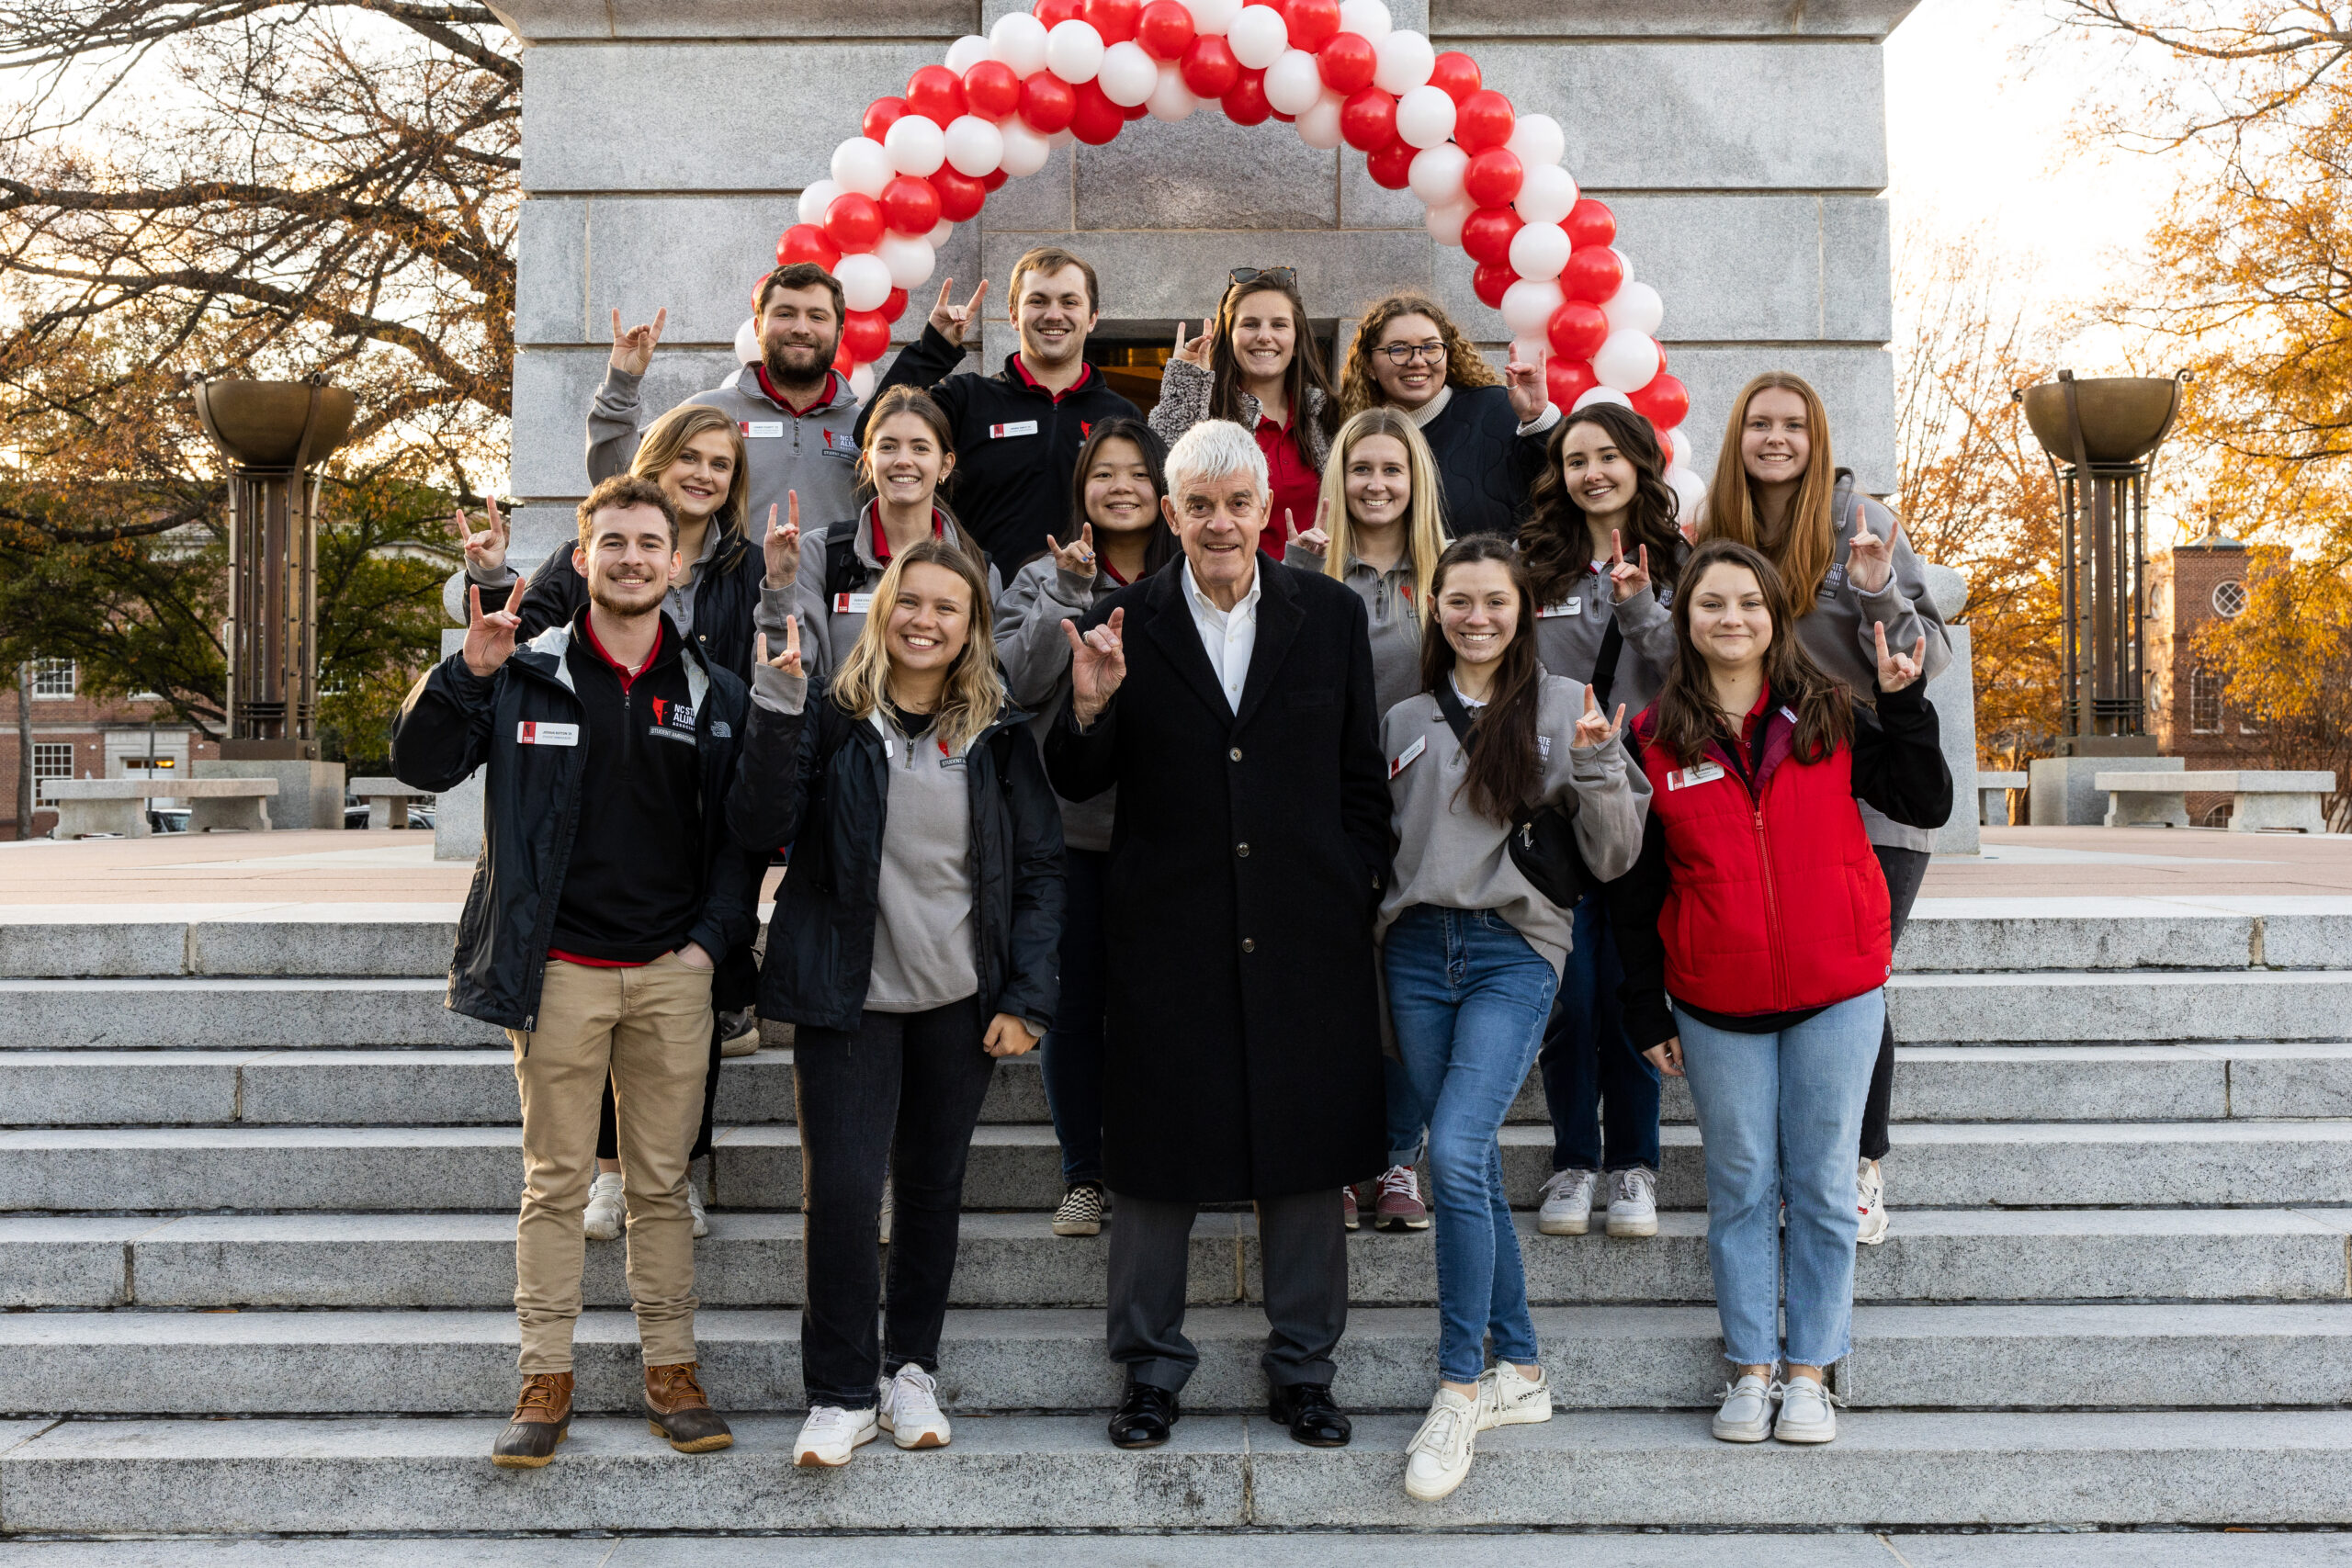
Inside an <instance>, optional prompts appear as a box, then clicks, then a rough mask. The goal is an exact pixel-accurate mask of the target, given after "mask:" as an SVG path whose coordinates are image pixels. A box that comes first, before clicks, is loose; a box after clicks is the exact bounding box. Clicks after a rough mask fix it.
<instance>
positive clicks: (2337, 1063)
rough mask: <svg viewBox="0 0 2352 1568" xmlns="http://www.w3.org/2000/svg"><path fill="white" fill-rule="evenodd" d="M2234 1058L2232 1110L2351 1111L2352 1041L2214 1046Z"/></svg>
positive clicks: (2249, 1113) (2274, 1113)
mask: <svg viewBox="0 0 2352 1568" xmlns="http://www.w3.org/2000/svg"><path fill="white" fill-rule="evenodd" d="M2211 1052H2212V1055H2216V1056H2223V1055H2226V1056H2227V1057H2228V1059H2229V1085H2230V1114H2231V1115H2232V1116H2241V1117H2256V1118H2262V1117H2295V1118H2300V1117H2308V1116H2352V1045H2347V1044H2320V1043H2312V1044H2308V1045H2267V1044H2256V1043H2247V1044H2240V1045H2230V1046H2214V1047H2211Z"/></svg>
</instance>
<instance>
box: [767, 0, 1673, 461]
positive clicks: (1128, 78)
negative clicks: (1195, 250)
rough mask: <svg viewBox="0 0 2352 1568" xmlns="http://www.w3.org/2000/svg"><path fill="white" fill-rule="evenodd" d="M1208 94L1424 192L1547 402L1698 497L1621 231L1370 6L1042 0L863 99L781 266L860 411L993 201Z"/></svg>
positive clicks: (1425, 44)
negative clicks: (906, 319)
mask: <svg viewBox="0 0 2352 1568" xmlns="http://www.w3.org/2000/svg"><path fill="white" fill-rule="evenodd" d="M1211 100H1214V101H1215V102H1216V104H1217V105H1218V107H1221V108H1223V109H1224V111H1225V113H1226V116H1227V118H1230V119H1232V120H1233V121H1234V122H1235V123H1237V124H1240V125H1259V124H1262V123H1263V122H1264V121H1265V120H1267V119H1268V118H1274V119H1280V120H1283V121H1285V122H1287V123H1289V124H1292V125H1294V126H1295V127H1296V129H1297V130H1298V135H1299V139H1300V140H1301V141H1305V142H1306V144H1307V145H1308V146H1309V147H1314V148H1320V149H1327V150H1328V149H1330V148H1336V147H1338V146H1340V144H1341V143H1343V142H1344V143H1345V144H1346V145H1348V146H1350V147H1352V148H1354V149H1356V150H1357V151H1358V152H1363V154H1364V155H1365V164H1366V167H1367V169H1368V170H1369V172H1370V173H1371V175H1372V177H1373V178H1374V180H1375V181H1377V182H1378V183H1379V184H1381V185H1382V186H1386V187H1387V188H1388V189H1391V190H1410V191H1411V192H1412V193H1413V194H1414V195H1415V196H1416V197H1419V198H1420V200H1421V202H1422V204H1423V205H1424V206H1425V207H1426V208H1427V209H1428V220H1427V221H1428V226H1429V231H1430V234H1431V235H1432V236H1434V237H1435V238H1436V239H1437V241H1438V243H1440V244H1442V245H1447V246H1453V247H1455V248H1458V249H1460V250H1462V251H1464V252H1466V253H1467V254H1468V256H1469V259H1470V260H1471V261H1472V262H1474V263H1475V264H1476V271H1475V272H1474V273H1473V274H1472V275H1471V285H1472V287H1473V288H1475V289H1476V292H1477V295H1478V298H1479V299H1482V300H1484V301H1485V302H1486V303H1487V304H1488V305H1490V306H1492V307H1494V308H1496V309H1498V310H1500V311H1501V312H1502V317H1503V321H1505V323H1506V324H1507V325H1509V327H1510V331H1511V333H1513V334H1514V338H1513V345H1512V347H1513V353H1514V354H1515V355H1518V356H1519V357H1520V358H1521V359H1522V360H1523V361H1525V362H1528V363H1534V362H1535V358H1536V356H1537V355H1548V356H1549V363H1548V365H1547V367H1546V371H1545V377H1546V381H1547V383H1548V387H1549V390H1550V393H1551V398H1552V400H1553V401H1554V402H1555V403H1556V404H1557V405H1558V406H1559V407H1560V408H1562V409H1564V410H1572V409H1576V408H1580V407H1583V406H1586V405H1588V404H1590V403H1592V402H1595V401H1609V402H1618V403H1623V404H1625V405H1626V406H1628V407H1630V408H1632V409H1634V411H1635V412H1639V413H1641V414H1642V415H1643V416H1645V418H1647V419H1648V420H1649V421H1650V423H1651V424H1652V425H1653V426H1655V427H1656V428H1657V431H1658V433H1659V434H1660V437H1661V440H1662V442H1663V443H1664V444H1666V445H1667V446H1668V450H1669V451H1670V453H1671V455H1672V456H1671V459H1670V460H1671V461H1672V463H1673V464H1674V469H1673V470H1671V471H1670V474H1669V478H1670V479H1672V480H1673V481H1674V483H1675V488H1676V489H1677V490H1678V491H1681V492H1682V493H1683V495H1684V499H1685V502H1686V505H1687V504H1689V503H1691V502H1695V501H1696V499H1697V496H1696V494H1695V491H1697V490H1698V489H1699V488H1700V486H1701V481H1700V479H1699V478H1698V476H1697V475H1696V474H1694V473H1692V472H1691V469H1690V468H1689V467H1688V464H1689V459H1690V456H1691V451H1690V444H1689V441H1688V439H1687V438H1686V437H1685V436H1684V434H1683V433H1682V431H1681V428H1680V426H1681V424H1682V421H1683V418H1684V416H1685V415H1686V414H1688V413H1689V412H1690V408H1691V396H1690V393H1689V391H1688V390H1687V389H1685V388H1684V387H1683V384H1682V383H1681V382H1680V381H1679V380H1678V379H1677V378H1674V377H1673V376H1670V375H1668V374H1667V370H1666V351H1665V349H1664V348H1663V347H1661V346H1660V345H1659V344H1658V342H1657V337H1656V335H1655V334H1656V333H1657V328H1658V323H1659V321H1660V320H1661V318H1662V316H1663V315H1664V310H1665V306H1664V302H1663V301H1662V300H1661V299H1659V298H1658V293H1657V289H1655V288H1651V287H1650V286H1649V285H1647V284H1645V283H1637V282H1635V281H1634V279H1633V276H1632V268H1631V267H1630V266H1629V265H1627V262H1626V259H1625V256H1624V254H1623V252H1621V251H1619V250H1617V249H1616V248H1615V247H1614V245H1613V244H1612V242H1613V241H1614V240H1615V239H1616V237H1617V220H1616V219H1615V217H1614V216H1613V215H1612V214H1611V212H1610V210H1609V209H1608V208H1606V207H1604V206H1603V205H1601V204H1600V202H1598V201H1595V200H1593V199H1591V198H1590V197H1585V196H1583V195H1581V194H1580V193H1579V192H1578V190H1577V182H1576V180H1575V178H1574V177H1573V176H1572V175H1569V173H1568V172H1567V170H1566V169H1565V168H1563V167H1562V166H1561V163H1560V160H1561V158H1562V157H1563V155H1564V154H1565V153H1566V137H1565V136H1564V135H1563V133H1562V131H1561V129H1560V126H1559V124H1558V122H1557V121H1555V120H1554V119H1553V118H1551V117H1550V116H1549V115H1540V114H1530V115H1521V114H1515V113H1514V112H1513V111H1512V108H1511V105H1510V99H1509V98H1506V97H1505V96H1503V95H1502V94H1500V93H1498V92H1496V91H1495V90H1494V89H1492V88H1490V87H1487V86H1485V85H1482V84H1481V81H1480V78H1479V72H1478V66H1477V63H1476V62H1475V61H1473V60H1472V59H1471V58H1470V57H1469V56H1468V55H1466V54H1461V53H1456V52H1453V51H1448V52H1446V53H1442V54H1441V53H1439V52H1437V51H1436V50H1435V49H1433V48H1432V47H1431V45H1430V40H1429V39H1428V38H1426V37H1425V36H1423V35H1422V34H1420V33H1417V32H1412V31H1409V30H1408V29H1405V28H1397V27H1395V26H1393V25H1392V24H1391V22H1390V20H1389V15H1388V7H1387V6H1386V5H1385V4H1384V3H1383V0H1280V3H1279V4H1275V5H1255V4H1252V5H1244V4H1242V0H1149V4H1144V3H1143V0H1035V6H1034V8H1033V9H1032V10H1030V11H1026V12H1014V13H1012V14H1010V15H1008V16H1004V17H1000V18H998V20H997V23H996V25H995V26H994V27H993V28H990V29H989V36H987V37H986V38H981V37H978V36H977V35H974V36H968V37H965V38H961V39H956V42H955V44H954V45H953V46H951V47H950V48H949V50H948V51H947V61H946V63H945V64H944V65H925V66H923V67H922V68H921V69H919V70H918V71H916V72H915V73H914V74H913V75H912V76H910V78H908V81H907V86H906V91H905V93H904V94H903V95H902V96H890V97H882V98H876V100H875V101H874V102H873V103H872V104H871V105H870V106H868V107H867V108H866V111H865V122H864V126H863V134H861V135H858V136H854V137H852V138H850V139H849V140H848V141H844V142H842V144H841V145H840V146H839V147H837V148H835V149H834V150H833V160H832V168H831V177H830V178H826V179H820V180H816V181H813V182H811V183H810V184H809V186H808V187H807V189H805V190H804V191H803V192H802V193H801V196H800V213H799V216H800V221H799V222H798V223H797V224H795V225H793V227H792V228H791V229H789V230H787V231H786V232H785V234H784V237H783V238H782V239H781V240H780V241H779V242H778V243H777V245H776V260H777V262H778V263H779V264H783V263H789V262H799V261H809V262H815V263H817V264H819V265H821V266H824V267H826V268H828V269H829V270H831V272H832V274H833V275H834V276H836V277H837V278H839V279H840V281H841V286H842V298H843V302H844V304H845V306H846V308H847V312H848V315H847V320H846V321H845V322H844V324H843V328H842V355H841V358H840V359H839V360H837V361H836V368H838V369H840V370H842V372H843V373H844V374H847V375H849V376H850V377H851V379H852V382H853V384H854V386H855V387H856V389H857V390H858V392H859V394H860V395H861V396H865V395H867V394H869V393H870V392H871V390H872V388H873V382H874V370H873V365H874V362H875V361H876V359H879V358H880V357H881V356H882V355H884V354H886V353H887V352H888V350H889V346H890V326H891V323H892V322H893V321H897V320H898V319H899V317H900V316H901V315H902V314H904V313H905V311H906V309H907V291H908V290H909V289H911V288H921V287H922V285H923V284H924V283H926V282H928V281H929V280H930V278H931V276H932V270H933V264H934V260H935V257H936V255H937V253H938V249H939V247H940V246H941V245H942V244H944V243H945V242H946V240H947V237H948V235H949V234H950V233H951V232H952V231H954V228H955V225H956V224H958V223H961V222H965V221H967V220H969V219H972V218H974V217H977V216H978V213H979V211H980V208H981V205H982V204H983V203H984V202H985V201H986V200H987V199H988V196H989V192H991V191H993V190H995V189H997V188H998V187H999V186H1001V185H1003V184H1004V182H1005V181H1006V180H1008V179H1011V178H1015V177H1018V176H1020V175H1033V174H1035V173H1036V172H1037V171H1038V170H1039V169H1041V168H1043V167H1044V166H1045V163H1046V155H1047V154H1048V153H1049V152H1051V151H1052V149H1053V148H1054V147H1055V146H1056V145H1057V144H1059V143H1062V142H1066V141H1071V140H1076V141H1083V142H1085V143H1087V144H1088V145H1090V146H1097V147H1099V146H1102V145H1103V144H1104V143H1106V142H1108V141H1111V139H1112V138H1114V137H1115V136H1117V135H1118V134H1119V131H1120V130H1122V129H1123V128H1124V127H1125V125H1126V124H1127V122H1128V121H1130V120H1135V119H1141V118H1144V117H1145V116H1146V115H1149V116H1150V117H1151V118H1155V119H1165V120H1177V119H1182V118H1184V117H1185V116H1187V115H1189V114H1191V113H1193V111H1194V110H1195V109H1197V108H1199V107H1202V106H1203V105H1204V104H1205V103H1207V102H1209V101H1211Z"/></svg>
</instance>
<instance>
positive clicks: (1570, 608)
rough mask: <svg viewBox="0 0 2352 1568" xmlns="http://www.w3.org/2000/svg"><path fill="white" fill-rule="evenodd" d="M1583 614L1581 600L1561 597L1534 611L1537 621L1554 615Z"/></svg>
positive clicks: (1582, 602)
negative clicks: (1561, 598) (1553, 602)
mask: <svg viewBox="0 0 2352 1568" xmlns="http://www.w3.org/2000/svg"><path fill="white" fill-rule="evenodd" d="M1583 614H1584V601H1583V600H1581V599H1563V600H1561V601H1560V602H1559V603H1558V604H1546V605H1545V606H1544V608H1542V609H1540V610H1538V611H1536V612H1535V618H1536V619H1537V620H1539V621H1548V620H1550V619H1552V618H1553V617H1554V616H1555V615H1583Z"/></svg>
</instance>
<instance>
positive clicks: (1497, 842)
mask: <svg viewBox="0 0 2352 1568" xmlns="http://www.w3.org/2000/svg"><path fill="white" fill-rule="evenodd" d="M1583 711H1584V687H1583V686H1582V685H1580V684H1578V683H1577V682H1574V681H1563V680H1561V679H1560V678H1559V677H1557V676H1555V675H1547V676H1545V677H1544V684H1543V690H1542V695H1541V697H1540V698H1539V701H1538V706H1537V709H1536V735H1537V737H1538V739H1537V745H1538V748H1539V749H1540V750H1541V751H1542V752H1543V766H1544V795H1543V799H1544V803H1545V804H1546V805H1555V806H1560V807H1565V808H1566V809H1567V810H1568V811H1569V812H1571V813H1572V814H1573V815H1574V816H1575V818H1576V825H1577V850H1578V851H1580V852H1582V853H1583V855H1584V863H1585V864H1586V866H1587V867H1589V869H1590V870H1591V872H1592V874H1594V875H1595V876H1599V877H1604V878H1606V877H1615V876H1622V875H1623V874H1625V873H1626V872H1628V871H1630V870H1632V869H1633V865H1634V861H1635V860H1637V859H1639V858H1640V856H1641V852H1642V825H1643V822H1644V819H1645V818H1646V817H1647V815H1648V813H1649V798H1650V786H1649V780H1648V778H1647V776H1646V775H1645V774H1644V773H1642V771H1641V770H1640V769H1639V768H1635V767H1633V766H1630V765H1629V762H1628V760H1627V758H1626V755H1625V748H1624V743H1623V740H1621V739H1617V738H1614V737H1612V738H1611V739H1609V740H1607V741H1604V742H1603V743H1601V744H1600V745H1599V746H1595V747H1590V748H1588V749H1586V750H1577V749H1575V748H1574V747H1573V746H1572V745H1571V744H1570V742H1571V741H1572V740H1573V739H1574V738H1575V735H1576V726H1577V717H1578V716H1579V715H1581V714H1582V713H1583ZM1380 744H1381V750H1382V751H1383V753H1384V754H1385V756H1386V757H1387V759H1388V770H1389V777H1388V798H1389V802H1390V817H1389V823H1390V826H1391V827H1392V828H1393V829H1395V831H1396V834H1397V862H1396V874H1395V875H1394V876H1392V877H1391V878H1390V879H1389V884H1388V894H1387V897H1385V898H1383V899H1382V900H1381V904H1380V919H1379V924H1378V928H1377V931H1376V932H1375V934H1376V935H1378V936H1381V937H1385V936H1386V934H1387V931H1388V928H1389V926H1390V924H1391V923H1392V922H1394V921H1395V920H1396V919H1397V916H1398V915H1399V914H1400V913H1402V912H1403V911H1404V910H1405V909H1407V908H1410V907H1411V906H1413V905H1415V904H1432V905H1435V906H1436V907H1438V908H1442V909H1492V910H1494V911H1496V912H1497V913H1498V914H1499V915H1501V916H1502V918H1503V919H1506V920H1508V921H1510V924H1511V926H1512V928H1513V929H1514V930H1516V931H1518V932H1519V934H1520V935H1521V936H1523V937H1525V938H1526V939H1527V941H1528V945H1530V946H1531V947H1532V948H1534V949H1535V951H1536V952H1538V953H1542V954H1543V955H1544V957H1545V958H1546V959H1548V960H1549V961H1550V962H1551V964H1552V972H1553V974H1554V975H1555V976H1557V975H1558V974H1559V972H1560V968H1561V965H1562V964H1563V963H1564V962H1565V961H1566V957H1567V952H1568V944H1569V940H1570V937H1569V930H1570V928H1569V915H1568V911H1566V909H1563V908H1560V907H1559V906H1558V905H1556V904H1555V903H1553V902H1551V901H1550V900H1549V899H1547V898H1545V897H1543V895H1541V894H1539V893H1537V892H1536V891H1535V889H1534V888H1533V887H1532V886H1530V884H1529V883H1528V880H1527V878H1526V877H1525V876H1523V875H1521V873H1520V870H1519V867H1518V865H1517V864H1516V863H1514V862H1513V861H1512V860H1511V858H1510V847H1509V846H1508V845H1507V844H1506V843H1505V841H1504V840H1505V839H1506V838H1507V837H1508V835H1509V833H1510V828H1509V827H1508V826H1507V825H1505V824H1503V823H1500V822H1497V821H1495V820H1494V819H1493V818H1488V817H1487V816H1485V815H1483V814H1482V813H1480V812H1478V811H1476V810H1474V809H1473V808H1472V807H1471V806H1470V803H1469V802H1468V801H1467V800H1466V799H1464V798H1463V797H1462V794H1461V791H1462V784H1463V780H1464V776H1465V774H1466V772H1467V760H1466V758H1465V757H1464V751H1463V747H1462V743H1461V742H1460V741H1458V740H1456V739H1454V738H1453V728H1452V727H1450V726H1449V725H1448V724H1447V723H1446V722H1445V715H1444V713H1443V712H1442V710H1441V709H1440V708H1439V707H1438V703H1437V698H1435V697H1434V696H1431V695H1430V694H1429V693H1427V692H1420V693H1417V694H1414V695H1412V696H1409V697H1408V698H1406V699H1405V700H1404V701H1403V702H1401V703H1398V704H1397V705H1396V706H1395V707H1392V708H1390V709H1389V710H1388V716H1387V717H1386V718H1385V719H1383V720H1382V721H1381V726H1380Z"/></svg>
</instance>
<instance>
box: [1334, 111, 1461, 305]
mask: <svg viewBox="0 0 2352 1568" xmlns="http://www.w3.org/2000/svg"><path fill="white" fill-rule="evenodd" d="M1339 156H1340V228H1342V229H1348V230H1355V229H1410V230H1413V231H1416V232H1426V231H1427V229H1426V225H1425V220H1426V219H1427V217H1428V214H1429V209H1427V208H1425V207H1423V206H1422V205H1421V202H1420V198H1419V197H1417V196H1415V195H1414V194H1413V193H1412V192H1411V191H1409V190H1390V189H1389V188H1388V187H1387V186H1384V185H1382V184H1381V183H1380V182H1379V181H1377V180H1375V179H1374V178H1373V177H1372V175H1371V173H1370V171H1369V170H1367V169H1366V168H1365V167H1364V155H1363V153H1361V152H1357V151H1356V150H1355V149H1354V148H1352V147H1342V148H1340V152H1339ZM1463 265H1468V264H1467V263H1464V264H1463ZM1314 303H1315V302H1314V301H1313V300H1311V299H1310V300H1308V301H1307V304H1308V305H1309V306H1313V305H1314Z"/></svg>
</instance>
